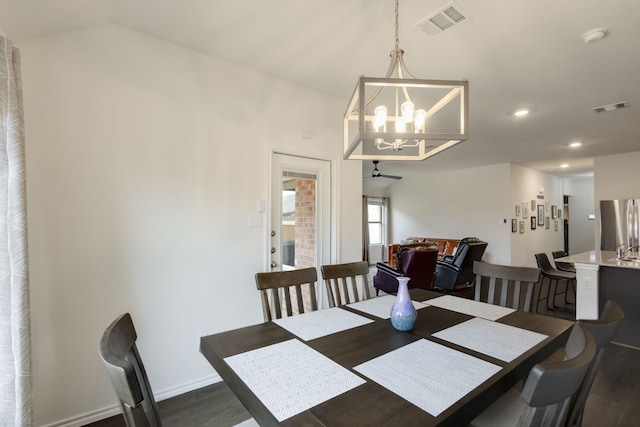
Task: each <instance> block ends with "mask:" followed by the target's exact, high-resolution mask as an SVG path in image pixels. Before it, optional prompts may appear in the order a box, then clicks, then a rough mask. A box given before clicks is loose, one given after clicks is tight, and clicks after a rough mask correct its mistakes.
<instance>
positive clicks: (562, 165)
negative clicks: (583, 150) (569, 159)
mask: <svg viewBox="0 0 640 427" xmlns="http://www.w3.org/2000/svg"><path fill="white" fill-rule="evenodd" d="M560 167H561V168H568V167H569V165H568V164H567V163H563V164H561V165H560Z"/></svg>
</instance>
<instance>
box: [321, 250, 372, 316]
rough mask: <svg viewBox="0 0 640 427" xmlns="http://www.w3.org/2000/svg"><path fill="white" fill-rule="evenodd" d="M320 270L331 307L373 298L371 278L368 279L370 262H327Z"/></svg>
mask: <svg viewBox="0 0 640 427" xmlns="http://www.w3.org/2000/svg"><path fill="white" fill-rule="evenodd" d="M320 270H321V271H322V278H323V279H324V283H325V286H326V289H327V297H328V298H329V306H330V307H337V306H339V305H343V304H350V303H352V302H358V301H363V300H366V299H369V298H371V293H370V292H369V280H368V279H367V275H368V274H369V263H367V262H366V261H358V262H348V263H344V264H326V265H323V266H322V267H321V268H320ZM358 280H360V283H358ZM358 287H360V291H358Z"/></svg>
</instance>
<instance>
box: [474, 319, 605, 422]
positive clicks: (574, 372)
mask: <svg viewBox="0 0 640 427" xmlns="http://www.w3.org/2000/svg"><path fill="white" fill-rule="evenodd" d="M564 351H565V354H566V357H565V359H564V360H560V361H558V360H556V359H552V360H551V361H545V362H542V363H539V364H537V365H535V366H534V367H533V368H532V369H531V371H530V372H529V376H528V377H527V381H526V382H525V384H524V387H523V389H522V392H521V393H517V392H516V391H515V390H514V389H511V390H509V391H508V392H507V393H506V394H505V395H503V396H502V397H501V398H500V399H498V401H497V402H495V403H494V404H493V405H491V406H490V407H489V408H488V409H486V410H485V411H484V412H483V413H482V414H480V415H479V416H478V417H477V418H476V419H474V420H473V421H472V422H471V424H469V425H470V426H473V427H506V426H509V427H514V426H517V427H547V426H558V427H559V426H563V425H564V423H565V422H566V419H567V414H568V411H569V404H570V402H571V398H572V397H573V395H574V394H575V393H576V391H577V390H578V388H579V387H580V384H581V383H582V380H583V379H584V377H585V374H586V372H587V369H588V368H589V365H590V364H591V362H592V361H593V358H594V355H595V352H596V343H595V339H594V338H593V335H591V333H590V332H589V331H588V330H587V329H586V328H584V327H583V326H582V325H580V324H578V323H577V324H575V325H574V327H573V329H572V330H571V335H570V336H569V340H568V341H567V345H566V346H565V349H564Z"/></svg>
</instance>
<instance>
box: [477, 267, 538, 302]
mask: <svg viewBox="0 0 640 427" xmlns="http://www.w3.org/2000/svg"><path fill="white" fill-rule="evenodd" d="M473 273H474V274H475V275H476V289H475V300H476V301H483V302H488V303H489V304H497V305H501V306H503V307H511V308H514V309H516V310H521V311H527V312H530V311H531V307H532V303H533V295H534V293H535V292H534V291H535V288H536V286H538V284H539V283H540V270H539V269H537V268H531V267H513V266H509V265H497V264H489V263H487V262H482V261H475V262H474V263H473Z"/></svg>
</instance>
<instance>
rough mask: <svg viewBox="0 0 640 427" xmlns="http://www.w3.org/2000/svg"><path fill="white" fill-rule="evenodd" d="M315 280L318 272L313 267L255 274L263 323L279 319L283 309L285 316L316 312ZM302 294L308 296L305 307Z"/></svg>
mask: <svg viewBox="0 0 640 427" xmlns="http://www.w3.org/2000/svg"><path fill="white" fill-rule="evenodd" d="M317 280H318V272H317V271H316V269H315V267H307V268H301V269H299V270H285V271H270V272H267V273H256V286H257V287H258V290H259V291H260V294H261V296H262V312H263V314H264V320H265V322H268V321H270V320H273V319H280V318H281V317H282V310H283V308H284V309H285V312H286V315H287V316H293V315H294V314H301V313H304V312H306V311H315V310H317V309H318V303H317V299H316V281H317ZM292 288H293V294H294V295H293V297H294V298H295V301H296V306H295V311H294V307H293V305H292V296H291V294H292V292H291V291H292ZM303 294H306V295H308V296H309V301H308V304H307V305H306V307H305V302H304V300H303ZM283 298H284V299H283Z"/></svg>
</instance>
